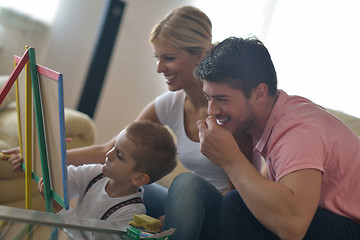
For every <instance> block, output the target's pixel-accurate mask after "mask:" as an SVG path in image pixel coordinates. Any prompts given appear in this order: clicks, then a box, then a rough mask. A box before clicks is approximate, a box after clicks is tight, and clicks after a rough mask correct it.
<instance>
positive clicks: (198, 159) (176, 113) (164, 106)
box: [155, 90, 228, 191]
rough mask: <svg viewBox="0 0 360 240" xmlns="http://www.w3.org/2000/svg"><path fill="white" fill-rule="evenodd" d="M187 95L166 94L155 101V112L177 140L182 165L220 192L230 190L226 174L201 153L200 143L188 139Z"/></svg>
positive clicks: (180, 91) (177, 93) (180, 92)
mask: <svg viewBox="0 0 360 240" xmlns="http://www.w3.org/2000/svg"><path fill="white" fill-rule="evenodd" d="M185 98H186V94H185V92H184V91H183V90H179V91H176V92H166V93H164V94H162V95H160V96H158V97H157V98H156V99H155V110H156V115H157V117H158V119H159V121H160V122H161V123H162V124H164V125H167V126H169V127H170V128H171V129H172V130H173V131H174V133H175V135H176V138H177V148H178V153H179V159H180V161H181V163H182V164H183V165H184V166H185V167H186V168H187V169H189V170H190V171H193V172H194V173H195V174H197V175H199V176H201V177H202V178H204V179H205V180H207V181H208V182H210V183H211V184H212V185H214V186H215V187H216V188H217V189H218V190H219V191H224V190H226V189H227V188H228V179H227V176H226V174H225V172H224V171H223V170H222V169H221V168H219V167H218V166H216V165H215V164H213V163H212V162H211V161H210V160H209V159H208V158H206V157H205V156H204V155H203V154H202V153H201V152H200V143H199V142H194V141H192V140H191V139H189V138H188V136H187V135H186V132H185V126H184V103H185Z"/></svg>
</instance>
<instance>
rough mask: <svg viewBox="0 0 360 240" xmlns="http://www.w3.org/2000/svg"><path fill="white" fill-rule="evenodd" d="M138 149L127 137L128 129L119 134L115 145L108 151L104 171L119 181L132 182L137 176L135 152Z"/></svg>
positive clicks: (106, 174) (107, 175)
mask: <svg viewBox="0 0 360 240" xmlns="http://www.w3.org/2000/svg"><path fill="white" fill-rule="evenodd" d="M135 151H136V146H135V144H134V143H133V142H132V141H130V139H129V138H127V137H126V129H124V130H122V131H121V132H120V134H119V135H118V136H117V138H116V141H115V145H114V147H113V148H112V149H111V150H110V151H109V152H107V153H106V159H105V164H104V165H103V168H102V172H103V174H104V175H105V176H106V177H109V178H111V179H113V180H115V181H117V182H119V183H131V179H132V178H133V177H134V176H135V174H136V172H134V170H133V169H134V167H135V166H136V162H135V159H134V158H133V153H134V152H135Z"/></svg>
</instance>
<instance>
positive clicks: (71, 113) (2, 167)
mask: <svg viewBox="0 0 360 240" xmlns="http://www.w3.org/2000/svg"><path fill="white" fill-rule="evenodd" d="M7 80H8V76H0V89H2V88H3V86H4V85H5V83H6V82H7ZM15 99H16V97H15V88H14V87H13V88H12V89H11V90H10V92H9V93H8V94H7V96H6V98H5V99H4V101H3V103H2V104H1V105H0V150H5V149H9V148H13V147H16V146H18V145H19V139H18V121H17V110H16V102H15ZM64 113H65V129H66V130H65V135H66V137H67V138H71V139H72V141H71V142H69V143H67V144H66V146H67V148H68V149H71V148H77V147H83V146H88V145H91V144H94V142H95V137H96V129H95V123H94V121H93V120H92V119H91V118H90V117H89V116H87V115H86V114H84V113H81V112H79V111H76V110H73V109H69V108H65V111H64ZM32 182H33V185H32V192H33V193H32V209H34V210H45V202H44V200H43V198H42V197H41V196H40V194H39V193H38V192H37V184H36V182H35V181H32ZM0 192H1V194H0V205H5V206H10V207H18V208H24V207H25V179H24V174H23V173H22V174H19V173H14V172H13V171H12V167H11V165H10V164H9V163H8V162H6V161H0Z"/></svg>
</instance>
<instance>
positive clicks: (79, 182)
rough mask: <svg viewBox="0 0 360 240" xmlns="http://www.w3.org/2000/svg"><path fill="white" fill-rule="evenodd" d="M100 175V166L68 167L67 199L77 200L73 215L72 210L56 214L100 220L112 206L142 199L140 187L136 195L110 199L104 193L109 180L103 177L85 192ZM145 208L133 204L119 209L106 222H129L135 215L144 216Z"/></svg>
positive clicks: (142, 205) (142, 192) (139, 204)
mask: <svg viewBox="0 0 360 240" xmlns="http://www.w3.org/2000/svg"><path fill="white" fill-rule="evenodd" d="M100 173H102V165H100V164H86V165H81V166H73V165H70V166H68V179H69V182H68V184H69V197H70V198H78V202H77V206H76V210H75V213H74V212H73V210H72V209H69V210H68V211H66V210H64V209H62V210H61V211H59V212H58V214H60V215H74V214H75V215H76V216H78V217H84V218H94V219H98V220H100V219H101V217H102V216H103V215H104V213H105V212H106V211H107V210H108V209H109V208H111V207H113V206H114V205H116V204H118V203H121V202H124V201H127V200H129V199H132V198H135V197H140V198H141V199H142V198H143V194H144V190H143V188H142V187H140V188H139V189H138V192H137V193H134V194H131V195H128V196H124V197H117V198H111V197H109V196H108V195H107V193H106V191H105V186H106V184H107V182H108V181H109V178H107V177H104V178H102V179H101V180H99V181H97V182H96V183H95V184H94V185H92V187H90V189H89V190H88V191H87V192H86V194H85V191H86V188H87V186H88V185H89V183H90V182H91V180H92V179H94V178H95V177H96V176H98V175H99V174H100ZM145 212H146V210H145V206H144V204H142V203H133V204H130V205H127V206H124V207H121V208H120V209H118V210H117V211H115V212H114V213H113V214H111V215H110V216H109V217H108V218H107V221H114V220H121V222H124V221H131V220H132V217H133V216H134V215H137V214H145Z"/></svg>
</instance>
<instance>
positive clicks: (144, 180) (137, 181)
mask: <svg viewBox="0 0 360 240" xmlns="http://www.w3.org/2000/svg"><path fill="white" fill-rule="evenodd" d="M131 182H132V184H134V185H135V186H137V187H140V186H144V185H146V184H148V183H149V182H150V176H149V175H147V174H146V173H137V174H136V175H135V176H134V177H133V178H132V180H131Z"/></svg>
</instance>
